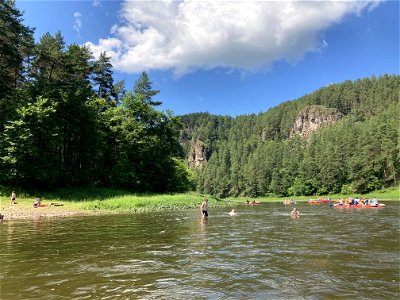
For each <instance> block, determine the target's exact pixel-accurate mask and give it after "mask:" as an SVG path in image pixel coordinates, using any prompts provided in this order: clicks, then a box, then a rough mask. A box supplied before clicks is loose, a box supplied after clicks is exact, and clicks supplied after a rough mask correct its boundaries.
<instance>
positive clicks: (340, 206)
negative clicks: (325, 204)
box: [331, 203, 386, 208]
mask: <svg viewBox="0 0 400 300" xmlns="http://www.w3.org/2000/svg"><path fill="white" fill-rule="evenodd" d="M331 207H335V208H383V207H386V204H383V203H379V204H355V205H350V204H339V203H335V204H332V205H331Z"/></svg>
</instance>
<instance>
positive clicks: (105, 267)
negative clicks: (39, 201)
mask: <svg viewBox="0 0 400 300" xmlns="http://www.w3.org/2000/svg"><path fill="white" fill-rule="evenodd" d="M235 208H236V211H237V215H236V216H230V215H229V211H230V208H224V209H211V210H210V217H209V218H208V220H202V219H201V218H200V215H199V211H197V210H188V211H176V212H175V211H172V212H153V213H146V214H131V215H112V216H105V217H98V216H96V217H79V218H77V217H74V218H53V219H37V220H29V221H26V220H25V221H3V222H2V223H0V234H1V244H0V299H397V298H398V297H399V295H400V294H399V291H400V287H399V277H400V275H399V273H400V259H399V250H400V243H399V237H400V226H399V225H400V224H399V217H400V208H399V202H389V203H388V205H387V207H386V208H383V209H336V208H330V207H329V205H328V204H324V205H318V206H316V205H308V204H299V205H297V208H298V209H299V210H300V212H301V216H300V217H299V218H297V219H293V218H291V217H290V216H289V213H290V210H291V209H292V206H290V205H289V206H284V205H282V204H278V203H275V204H262V205H255V206H246V205H236V207H235Z"/></svg>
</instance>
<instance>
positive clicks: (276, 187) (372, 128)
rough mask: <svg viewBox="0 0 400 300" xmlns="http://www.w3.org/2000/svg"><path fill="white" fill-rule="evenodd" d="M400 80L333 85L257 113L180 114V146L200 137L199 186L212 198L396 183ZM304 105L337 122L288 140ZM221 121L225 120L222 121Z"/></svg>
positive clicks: (186, 146)
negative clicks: (204, 157)
mask: <svg viewBox="0 0 400 300" xmlns="http://www.w3.org/2000/svg"><path fill="white" fill-rule="evenodd" d="M399 89H400V77H399V76H389V75H384V76H381V77H379V78H376V77H372V78H365V79H360V80H357V81H355V82H351V81H345V82H343V83H342V84H334V85H330V86H327V87H324V88H321V89H320V90H318V91H315V92H314V93H312V94H310V95H306V96H304V97H302V98H300V99H298V100H296V101H289V102H285V103H282V104H280V105H278V106H276V107H274V108H272V109H270V110H268V111H267V112H266V113H262V114H259V115H258V116H255V115H250V116H239V117H237V118H230V119H226V121H225V119H224V117H221V116H212V115H209V114H190V115H186V116H183V117H182V121H183V124H184V130H183V132H181V135H180V140H181V142H183V145H184V149H185V151H188V149H190V147H191V143H193V142H194V141H197V140H201V141H202V142H203V143H204V146H205V147H206V151H207V163H206V164H204V165H203V166H202V169H201V170H197V173H198V191H199V192H204V193H210V194H213V195H216V196H219V197H229V196H251V197H255V196H263V195H267V194H270V193H273V194H275V195H276V196H288V195H291V196H295V195H307V196H308V195H315V194H317V195H322V194H327V193H334V194H336V193H339V192H341V191H346V192H348V191H353V192H357V193H365V192H368V191H372V190H376V189H380V188H382V187H388V186H392V185H396V184H397V182H398V179H399V171H400V155H399V154H400V147H399V136H400V133H399V132H400V129H399V126H398V124H399V116H400V109H399V94H398V91H399ZM308 105H313V106H316V107H318V110H319V111H320V112H323V113H324V114H328V115H329V114H338V113H340V115H341V116H342V119H341V120H339V121H337V122H336V123H335V124H329V125H325V126H323V127H321V128H320V129H318V130H317V131H316V132H314V133H313V134H312V135H311V137H310V138H309V139H308V140H305V139H302V138H300V137H291V138H289V137H290V131H291V128H292V127H293V125H294V122H295V119H296V116H297V115H298V114H299V112H301V111H303V109H304V108H305V107H307V106H308ZM224 121H225V122H224Z"/></svg>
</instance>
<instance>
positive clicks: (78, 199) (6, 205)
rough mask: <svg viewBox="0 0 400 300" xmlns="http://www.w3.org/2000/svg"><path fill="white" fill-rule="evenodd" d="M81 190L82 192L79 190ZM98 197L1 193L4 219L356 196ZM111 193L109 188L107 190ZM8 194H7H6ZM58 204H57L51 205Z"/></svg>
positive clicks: (384, 198) (383, 196) (390, 197)
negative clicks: (13, 198)
mask: <svg viewBox="0 0 400 300" xmlns="http://www.w3.org/2000/svg"><path fill="white" fill-rule="evenodd" d="M79 192H80V193H79ZM96 192H97V194H96V196H95V197H91V198H86V197H87V195H88V193H87V190H85V193H83V192H82V191H78V194H74V195H72V197H71V196H70V197H55V196H54V195H50V194H49V195H44V197H43V198H42V203H44V204H47V206H46V207H38V208H34V207H33V199H34V197H32V196H30V195H24V196H21V197H18V193H17V204H12V205H11V204H10V199H9V198H8V197H5V196H0V214H1V216H2V219H3V220H21V219H37V218H59V217H80V216H93V215H110V214H122V213H137V212H146V211H157V210H158V211H159V210H183V209H198V208H199V207H200V204H201V203H202V201H203V199H204V198H205V197H207V198H208V199H209V206H210V207H231V208H232V207H234V206H236V205H239V204H244V203H245V202H246V200H250V201H252V200H254V199H256V200H257V201H260V202H262V203H272V202H275V203H276V202H283V201H284V200H288V199H293V200H296V202H297V203H306V202H307V201H308V200H309V199H310V198H313V199H317V198H319V197H322V198H328V197H329V198H331V199H332V200H334V201H336V200H337V199H339V198H344V199H345V198H346V197H355V196H353V195H350V196H348V195H346V196H342V195H330V196H312V197H305V196H298V197H282V198H278V197H267V198H248V197H240V198H227V199H219V198H215V197H212V196H208V195H201V194H197V193H186V194H156V195H135V194H129V193H124V194H121V192H120V193H119V195H110V194H109V193H108V194H105V193H104V191H103V195H104V196H103V197H102V196H101V195H102V194H101V192H100V190H96ZM107 192H109V191H107ZM3 195H4V193H3ZM361 197H368V198H373V197H377V198H378V199H379V201H380V202H383V203H385V202H389V201H400V194H399V189H398V188H397V189H391V190H386V191H383V192H375V193H371V194H369V195H361ZM54 203H56V204H57V205H51V204H54Z"/></svg>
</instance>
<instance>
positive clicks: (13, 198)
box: [10, 191, 17, 205]
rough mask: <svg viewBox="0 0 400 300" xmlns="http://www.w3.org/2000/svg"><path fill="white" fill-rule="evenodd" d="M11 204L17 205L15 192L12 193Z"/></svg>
mask: <svg viewBox="0 0 400 300" xmlns="http://www.w3.org/2000/svg"><path fill="white" fill-rule="evenodd" d="M10 204H11V205H13V204H17V195H16V194H15V192H14V191H13V192H12V193H11V203H10Z"/></svg>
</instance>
